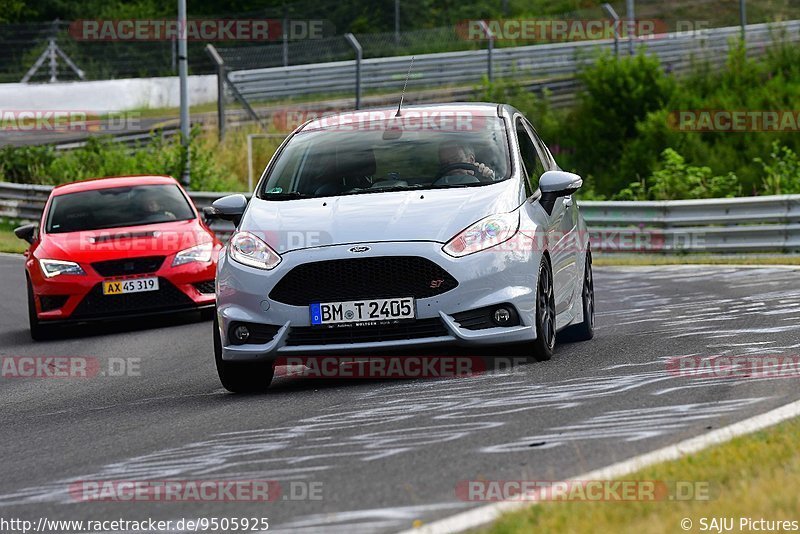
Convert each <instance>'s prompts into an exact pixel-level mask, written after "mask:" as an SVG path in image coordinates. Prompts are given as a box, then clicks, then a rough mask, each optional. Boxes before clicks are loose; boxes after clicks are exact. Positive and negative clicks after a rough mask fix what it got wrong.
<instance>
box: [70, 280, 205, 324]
mask: <svg viewBox="0 0 800 534" xmlns="http://www.w3.org/2000/svg"><path fill="white" fill-rule="evenodd" d="M193 305H194V302H193V301H192V299H190V298H189V297H187V296H186V295H184V294H183V292H182V291H181V290H180V289H178V288H177V287H175V286H174V285H172V284H171V283H170V282H169V281H168V280H166V279H164V278H159V279H158V291H143V292H141V293H128V294H123V295H103V284H102V283H100V284H97V285H96V286H94V287H93V288H92V290H91V291H90V292H89V293H88V294H87V295H86V297H84V299H83V300H82V301H81V303H80V304H78V307H77V308H76V309H75V311H74V312H73V314H72V317H75V318H91V317H102V316H107V315H126V314H137V313H147V312H151V311H152V312H157V311H166V310H170V309H180V308H188V307H191V306H193Z"/></svg>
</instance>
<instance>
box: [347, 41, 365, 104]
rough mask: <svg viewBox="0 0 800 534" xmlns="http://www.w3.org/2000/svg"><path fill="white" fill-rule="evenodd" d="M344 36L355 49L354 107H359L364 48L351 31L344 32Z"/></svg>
mask: <svg viewBox="0 0 800 534" xmlns="http://www.w3.org/2000/svg"><path fill="white" fill-rule="evenodd" d="M344 38H345V39H347V42H348V43H349V44H350V46H352V47H353V50H355V51H356V109H361V59H362V57H363V54H364V50H363V49H362V48H361V43H359V42H358V39H356V36H355V35H353V34H352V33H346V34H344Z"/></svg>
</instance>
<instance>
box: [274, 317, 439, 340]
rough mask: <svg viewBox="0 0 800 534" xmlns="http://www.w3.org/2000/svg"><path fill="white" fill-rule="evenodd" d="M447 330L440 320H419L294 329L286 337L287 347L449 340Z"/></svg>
mask: <svg viewBox="0 0 800 534" xmlns="http://www.w3.org/2000/svg"><path fill="white" fill-rule="evenodd" d="M447 335H449V333H448V331H447V329H446V328H445V327H444V325H443V324H442V321H441V320H440V319H438V318H433V319H419V320H416V321H409V322H405V323H396V324H390V325H384V326H361V327H356V326H354V327H338V328H328V327H313V326H302V327H296V328H292V329H291V330H290V331H289V336H288V337H287V338H286V344H287V345H295V346H297V345H334V344H338V343H370V342H375V341H398V340H402V339H419V338H423V337H445V336H447Z"/></svg>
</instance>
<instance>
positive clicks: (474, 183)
mask: <svg viewBox="0 0 800 534" xmlns="http://www.w3.org/2000/svg"><path fill="white" fill-rule="evenodd" d="M493 183H497V182H470V183H468V184H442V185H431V186H430V187H431V189H453V188H455V187H480V186H482V185H489V184H493Z"/></svg>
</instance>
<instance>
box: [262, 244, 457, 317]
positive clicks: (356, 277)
mask: <svg viewBox="0 0 800 534" xmlns="http://www.w3.org/2000/svg"><path fill="white" fill-rule="evenodd" d="M456 286H458V282H457V281H456V279H455V278H453V277H452V276H450V274H448V272H447V271H445V270H444V269H442V268H441V267H439V266H438V265H436V264H435V263H433V262H432V261H430V260H427V259H425V258H418V257H415V256H380V257H376V258H353V259H345V260H327V261H317V262H313V263H306V264H303V265H298V266H297V267H295V268H293V269H292V270H291V271H289V272H288V273H286V275H285V276H284V277H283V278H282V279H281V280H280V282H278V283H277V284H276V285H275V287H274V288H273V289H272V291H271V292H270V294H269V296H270V298H271V299H272V300H275V301H277V302H283V303H284V304H290V305H292V306H308V305H309V304H311V303H312V302H336V301H349V300H361V299H376V298H390V297H414V298H417V299H422V298H428V297H433V296H436V295H440V294H442V293H444V292H446V291H450V290H451V289H453V288H455V287H456Z"/></svg>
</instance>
